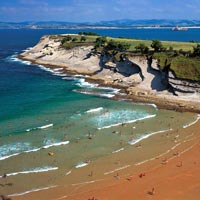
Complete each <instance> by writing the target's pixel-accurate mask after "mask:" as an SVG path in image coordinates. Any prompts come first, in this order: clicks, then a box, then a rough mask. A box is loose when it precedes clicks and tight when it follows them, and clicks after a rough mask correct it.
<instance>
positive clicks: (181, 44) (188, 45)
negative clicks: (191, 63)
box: [108, 37, 196, 51]
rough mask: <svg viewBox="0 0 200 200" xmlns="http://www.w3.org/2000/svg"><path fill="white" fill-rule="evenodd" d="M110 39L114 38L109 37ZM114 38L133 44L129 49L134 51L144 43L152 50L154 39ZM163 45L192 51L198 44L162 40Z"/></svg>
mask: <svg viewBox="0 0 200 200" xmlns="http://www.w3.org/2000/svg"><path fill="white" fill-rule="evenodd" d="M108 39H110V40H111V39H113V38H110V37H108ZM114 40H116V41H119V42H128V43H130V44H131V47H130V49H129V50H131V51H134V50H135V47H136V46H137V45H138V44H140V43H143V44H145V45H146V46H148V47H149V49H150V50H152V48H151V43H152V40H135V39H124V38H114ZM161 42H162V44H163V46H164V47H165V48H166V49H169V47H170V46H171V47H173V49H174V50H180V49H182V50H183V51H192V50H193V47H195V46H196V44H195V43H190V42H174V41H161Z"/></svg>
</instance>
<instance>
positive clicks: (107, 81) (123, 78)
mask: <svg viewBox="0 0 200 200" xmlns="http://www.w3.org/2000/svg"><path fill="white" fill-rule="evenodd" d="M45 45H47V46H49V47H48V48H47V49H46V48H44V46H45ZM91 49H92V47H91V46H89V47H76V48H74V49H72V50H65V49H62V48H60V42H58V41H54V40H52V39H50V36H44V37H42V38H41V40H40V42H39V43H38V44H37V45H36V46H35V47H33V48H31V49H29V50H26V51H25V52H24V53H22V54H20V55H18V58H19V59H22V60H25V61H30V62H31V63H32V64H37V65H43V66H44V67H46V68H47V69H48V68H49V69H52V70H54V69H55V68H58V67H59V68H62V69H61V72H62V74H63V75H64V74H66V75H84V76H86V77H84V78H85V80H86V81H88V82H91V83H95V84H96V83H97V84H99V85H100V86H108V87H113V88H118V89H121V91H122V92H123V93H125V94H126V99H128V100H132V101H135V102H143V103H154V104H156V105H157V106H158V108H164V109H169V110H176V111H180V112H185V111H189V112H195V113H200V101H199V99H200V94H199V93H196V94H195V95H194V94H191V95H185V94H180V95H179V96H174V95H173V94H171V93H170V92H168V91H167V90H166V89H163V86H162V85H161V84H160V82H161V80H160V77H155V74H154V72H153V73H152V72H150V73H148V69H147V60H146V58H145V57H133V58H128V62H126V63H124V64H123V63H117V64H115V63H111V62H110V61H109V59H108V58H101V59H100V58H99V57H98V56H94V55H92V56H90V57H89V58H87V55H88V54H89V53H90V51H91ZM106 59H108V61H105V60H106ZM102 62H104V63H106V68H105V69H104V68H103V67H102V66H104V65H105V64H101V63H102ZM130 63H131V65H130ZM117 65H118V66H117ZM126 65H127V66H126ZM132 65H135V66H139V67H140V68H141V69H142V72H143V73H144V75H145V80H144V81H142V80H141V77H140V76H139V74H131V73H132V70H133V69H132ZM156 65H157V63H156V61H154V63H153V66H152V67H153V68H154V69H155V68H156ZM115 67H118V68H119V70H121V72H119V73H115V72H113V69H114V68H115ZM123 68H125V69H123ZM154 69H153V70H154ZM123 70H127V71H128V73H129V75H128V77H127V75H123V73H124V71H123ZM97 72H98V73H97ZM155 79H158V80H155ZM153 81H155V82H156V85H158V86H156V87H155V88H152V85H151V84H154V85H155V83H153ZM114 98H115V99H124V95H123V96H121V95H120V93H119V94H117V95H115V97H114Z"/></svg>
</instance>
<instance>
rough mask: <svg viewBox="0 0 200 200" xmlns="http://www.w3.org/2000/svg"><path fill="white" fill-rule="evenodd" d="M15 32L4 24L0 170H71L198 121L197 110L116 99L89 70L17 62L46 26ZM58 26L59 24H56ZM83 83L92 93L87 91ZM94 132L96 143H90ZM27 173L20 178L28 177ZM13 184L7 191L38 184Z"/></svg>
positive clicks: (0, 71)
mask: <svg viewBox="0 0 200 200" xmlns="http://www.w3.org/2000/svg"><path fill="white" fill-rule="evenodd" d="M10 31H11V30H0V33H1V34H2V35H1V37H0V44H1V46H0V97H1V98H0V175H1V174H4V173H6V174H11V175H12V176H15V177H16V179H15V181H16V182H17V180H18V175H19V174H24V173H25V172H27V174H29V173H32V172H33V171H37V172H41V173H43V172H45V171H51V170H52V171H58V170H61V171H62V170H64V171H67V170H70V169H72V168H76V167H77V166H81V165H80V164H81V163H82V162H83V163H82V164H83V165H84V164H85V163H84V162H85V160H86V159H91V160H95V159H98V158H99V157H102V156H104V155H107V154H109V153H112V152H113V151H115V150H117V149H119V148H121V147H122V146H123V147H124V148H125V147H126V146H128V145H129V142H130V141H132V140H133V138H134V139H135V140H137V139H139V138H140V137H142V136H144V135H145V134H149V133H152V132H156V131H162V130H168V129H171V128H173V129H176V128H180V127H182V126H183V125H185V124H187V123H189V122H190V121H193V120H195V117H196V116H195V115H193V114H187V117H185V115H183V114H181V113H176V112H173V111H164V110H158V109H157V108H156V106H155V105H144V104H135V103H130V102H125V101H114V100H112V99H110V98H109V97H111V96H114V95H115V94H116V93H117V92H118V90H116V89H112V88H101V87H98V86H97V85H92V84H89V83H87V82H85V81H84V77H77V76H75V77H70V76H68V75H60V74H59V73H57V72H58V71H59V70H60V69H56V70H54V71H51V70H50V69H45V68H44V67H42V66H38V65H32V64H30V63H29V62H23V61H20V60H18V59H17V58H16V55H17V54H19V53H20V52H22V51H23V50H24V49H26V48H28V47H30V46H33V45H34V44H35V43H36V42H37V41H38V40H39V38H40V37H41V36H42V35H43V34H44V33H46V34H47V33H48V31H47V30H37V31H30V30H29V31H27V30H25V31H18V30H15V31H14V32H13V30H12V31H11V32H10ZM70 31H72V30H70ZM101 31H102V30H101ZM106 31H107V30H105V32H106ZM55 32H56V33H58V32H59V31H52V30H51V33H55ZM60 32H61V31H60ZM11 33H12V34H11ZM14 33H15V34H14ZM121 34H123V32H121ZM58 68H59V66H58ZM56 73H57V74H56ZM85 89H87V91H91V93H92V91H95V94H90V95H89V94H82V93H81V91H85ZM124 98H125V96H124ZM174 118H176V119H178V120H176V121H174V120H173V119H174ZM91 138H92V141H94V142H93V143H90V145H88V146H87V142H88V139H89V140H90V139H91ZM133 142H134V141H133ZM77 144H79V145H77ZM46 151H47V152H51V151H56V152H57V157H56V161H55V162H52V161H51V160H49V159H48V158H46V155H47V152H46ZM65 152H67V155H65V157H64V158H63V153H65ZM32 158H34V159H32ZM15 172H17V173H15ZM19 172H20V173H19ZM27 174H24V175H23V177H21V175H20V179H23V180H25V179H26V178H27V177H26V176H28V175H27ZM35 176H37V175H35ZM52 176H53V177H54V178H55V177H56V175H52ZM45 182H46V180H45V179H44V183H45ZM35 183H37V181H36V180H35ZM44 183H43V184H44ZM41 185H42V184H41ZM37 186H40V184H39V183H37ZM15 187H16V188H12V189H10V190H8V191H6V193H8V194H11V193H13V191H16V192H19V191H24V190H27V189H29V190H30V189H31V188H32V187H35V186H34V185H32V184H30V185H29V186H28V185H22V186H21V185H20V186H18V185H17V184H16V186H15Z"/></svg>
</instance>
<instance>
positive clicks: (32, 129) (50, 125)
mask: <svg viewBox="0 0 200 200" xmlns="http://www.w3.org/2000/svg"><path fill="white" fill-rule="evenodd" d="M52 126H53V124H47V125H44V126H39V127H36V128H29V129H26V131H27V132H29V131H34V130H38V129H46V128H49V127H52Z"/></svg>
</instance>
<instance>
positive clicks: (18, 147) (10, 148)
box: [0, 142, 31, 160]
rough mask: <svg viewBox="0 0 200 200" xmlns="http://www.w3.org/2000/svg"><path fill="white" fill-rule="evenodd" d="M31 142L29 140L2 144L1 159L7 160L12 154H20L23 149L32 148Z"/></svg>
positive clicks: (0, 148) (0, 149) (0, 147)
mask: <svg viewBox="0 0 200 200" xmlns="http://www.w3.org/2000/svg"><path fill="white" fill-rule="evenodd" d="M30 146H31V144H30V143H28V142H24V143H21V142H16V143H11V144H5V145H3V146H0V160H5V159H7V158H9V157H12V156H17V155H19V154H20V153H21V152H22V151H26V150H27V149H30Z"/></svg>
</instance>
